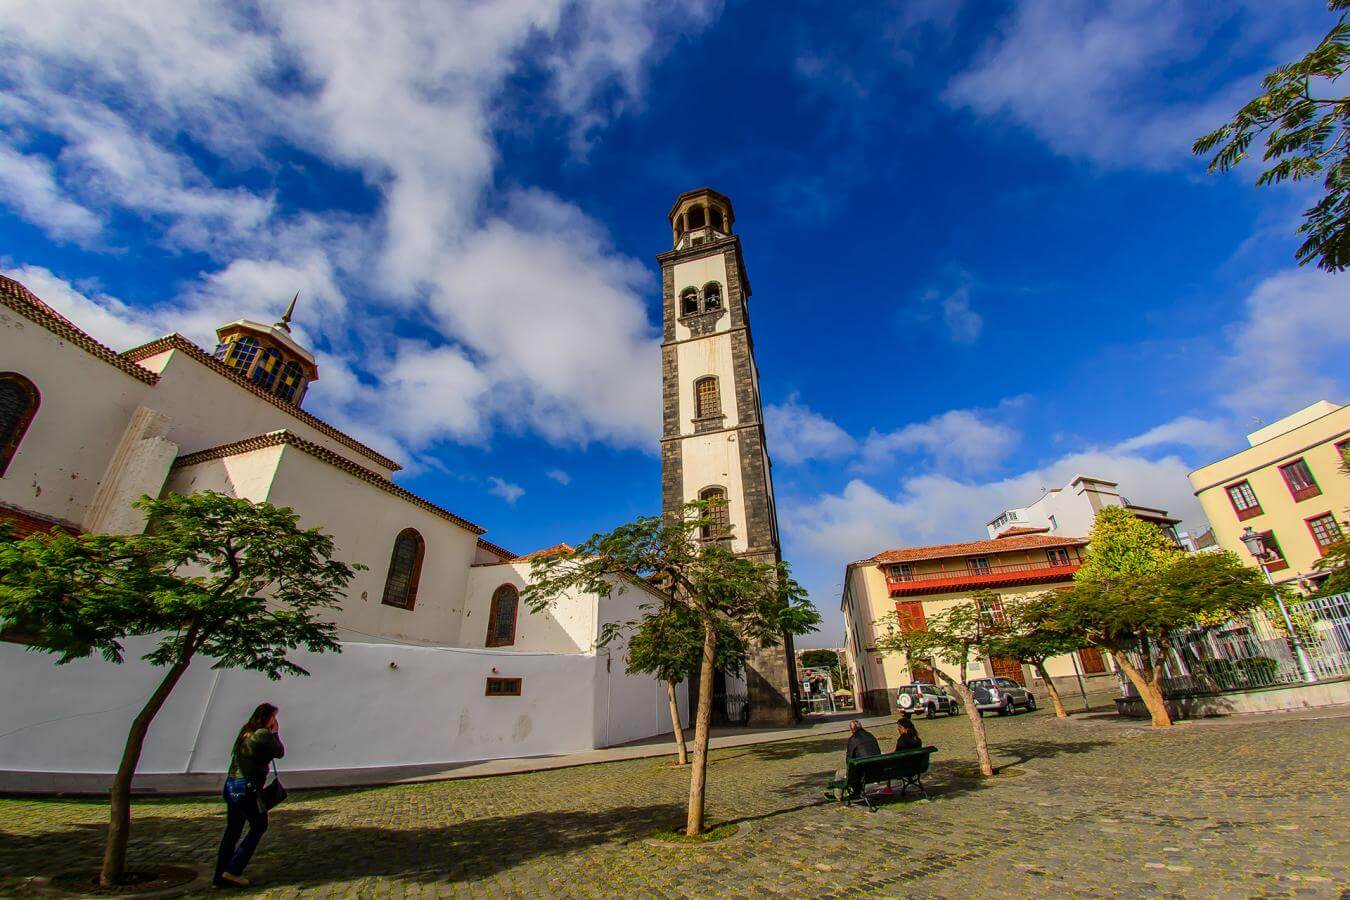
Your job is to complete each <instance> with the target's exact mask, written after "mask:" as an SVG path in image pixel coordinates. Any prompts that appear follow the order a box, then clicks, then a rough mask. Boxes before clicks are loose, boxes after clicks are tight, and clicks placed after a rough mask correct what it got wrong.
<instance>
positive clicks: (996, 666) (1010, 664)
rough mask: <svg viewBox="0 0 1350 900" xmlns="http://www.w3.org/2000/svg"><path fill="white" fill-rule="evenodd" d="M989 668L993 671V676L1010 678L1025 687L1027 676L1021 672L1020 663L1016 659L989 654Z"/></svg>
mask: <svg viewBox="0 0 1350 900" xmlns="http://www.w3.org/2000/svg"><path fill="white" fill-rule="evenodd" d="M989 668H990V670H991V671H993V673H994V677H995V678H1011V679H1012V680H1013V681H1015V682H1017V683H1018V684H1020V685H1022V686H1023V687H1026V683H1027V677H1026V675H1024V674H1022V664H1021V663H1020V662H1018V661H1017V660H1015V659H1006V658H1004V657H1002V656H991V657H989Z"/></svg>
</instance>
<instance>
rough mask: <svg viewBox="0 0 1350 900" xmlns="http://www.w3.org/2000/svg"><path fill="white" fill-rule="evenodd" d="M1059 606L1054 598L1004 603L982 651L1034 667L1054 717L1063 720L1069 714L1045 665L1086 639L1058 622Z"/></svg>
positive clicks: (1071, 650)
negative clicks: (1045, 691) (1052, 709)
mask: <svg viewBox="0 0 1350 900" xmlns="http://www.w3.org/2000/svg"><path fill="white" fill-rule="evenodd" d="M1056 603H1057V601H1056V599H1055V598H1054V597H1053V595H1037V596H1034V597H1028V598H1026V599H1023V600H1017V601H1005V602H1004V604H1003V616H1002V617H1001V620H1000V621H996V622H994V623H993V627H991V628H990V629H989V630H988V631H987V633H986V635H985V639H984V641H983V650H984V652H985V654H986V655H988V656H996V657H1003V658H1006V659H1015V660H1017V661H1018V662H1021V663H1026V664H1027V665H1030V666H1031V667H1032V668H1034V669H1035V670H1036V674H1038V675H1040V677H1041V680H1042V681H1044V682H1045V689H1046V690H1047V691H1048V692H1049V693H1050V702H1051V703H1052V704H1053V705H1054V707H1055V715H1056V716H1059V717H1060V718H1064V717H1066V716H1068V714H1069V713H1068V711H1067V710H1066V709H1065V708H1064V701H1063V699H1062V698H1061V697H1060V696H1059V689H1058V688H1056V687H1055V682H1054V681H1053V680H1051V678H1050V673H1049V672H1048V671H1047V670H1046V668H1045V662H1046V660H1048V659H1050V658H1051V657H1053V656H1061V655H1063V654H1065V653H1073V652H1074V651H1076V650H1077V649H1078V648H1079V647H1082V646H1083V640H1082V638H1080V637H1078V636H1077V635H1075V634H1073V633H1071V632H1068V631H1065V630H1064V629H1062V628H1061V627H1060V626H1059V625H1058V624H1057V623H1056V621H1055V608H1056Z"/></svg>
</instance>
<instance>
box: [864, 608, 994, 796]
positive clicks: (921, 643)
mask: <svg viewBox="0 0 1350 900" xmlns="http://www.w3.org/2000/svg"><path fill="white" fill-rule="evenodd" d="M881 624H882V625H883V626H884V628H885V631H886V633H885V635H884V636H882V637H881V638H879V639H878V640H877V649H879V650H881V651H882V652H883V653H903V654H905V656H906V658H907V659H908V660H909V661H910V662H911V663H914V662H926V663H928V664H930V666H931V668H932V670H933V674H934V675H936V676H937V678H938V680H939V681H941V682H942V683H943V684H945V685H947V686H948V687H949V688H951V689H952V690H953V691H955V692H956V695H957V696H958V697H960V698H961V706H962V707H963V708H964V709H965V711H966V717H967V718H968V719H970V727H971V730H972V731H973V732H974V733H975V755H976V756H977V757H979V761H980V772H981V773H983V774H984V776H985V777H986V778H988V777H992V776H993V774H994V764H993V762H992V761H991V760H990V758H989V742H988V741H987V740H986V739H985V736H984V719H983V718H981V717H980V711H979V709H978V708H977V707H976V705H975V696H974V695H973V694H972V693H971V691H970V688H969V687H967V686H966V673H967V670H968V669H969V667H970V662H971V657H972V655H974V656H977V657H978V656H983V655H984V652H983V642H984V640H985V638H986V635H985V621H984V616H983V615H982V614H981V612H980V608H979V607H978V606H977V603H976V601H970V602H964V603H958V604H957V605H955V606H951V607H948V608H947V609H944V610H943V611H942V612H940V613H937V614H936V615H933V616H930V617H928V619H927V620H926V621H925V623H924V624H923V625H915V624H913V623H912V622H911V621H910V620H908V619H901V618H900V614H899V613H898V612H893V613H891V614H890V615H888V616H886V617H885V618H884V619H882V620H881ZM940 663H945V664H947V665H948V666H953V667H955V668H956V669H957V671H958V673H959V676H960V677H959V678H952V676H951V675H948V674H947V672H946V671H945V670H944V669H943V668H942V666H941V665H939V664H940Z"/></svg>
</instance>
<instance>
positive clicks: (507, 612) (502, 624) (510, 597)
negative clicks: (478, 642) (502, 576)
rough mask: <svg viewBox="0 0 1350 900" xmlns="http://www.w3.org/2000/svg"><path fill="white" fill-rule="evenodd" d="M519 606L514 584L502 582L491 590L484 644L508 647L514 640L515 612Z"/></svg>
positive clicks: (518, 596) (518, 593) (517, 592)
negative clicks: (485, 641)
mask: <svg viewBox="0 0 1350 900" xmlns="http://www.w3.org/2000/svg"><path fill="white" fill-rule="evenodd" d="M519 608H520V592H519V591H517V590H516V589H515V586H514V585H510V584H504V585H502V586H501V587H499V588H497V590H495V591H493V592H492V609H491V610H490V611H489V612H488V629H487V644H486V646H488V647H510V646H511V645H512V644H514V643H515V642H516V612H517V611H518V610H519Z"/></svg>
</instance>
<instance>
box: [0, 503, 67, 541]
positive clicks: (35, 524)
mask: <svg viewBox="0 0 1350 900" xmlns="http://www.w3.org/2000/svg"><path fill="white" fill-rule="evenodd" d="M0 522H4V523H6V524H7V525H9V528H10V531H11V532H12V533H13V534H14V536H15V537H20V538H25V537H28V536H29V535H30V534H38V533H39V532H49V531H54V530H56V529H58V528H60V529H63V530H65V531H68V532H70V533H71V534H79V533H80V527H79V526H78V525H72V524H70V523H69V522H62V521H61V520H60V519H53V518H52V517H50V516H44V515H39V514H38V513H32V512H28V511H27V510H23V509H19V508H18V507H17V506H10V505H9V504H8V503H0Z"/></svg>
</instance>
